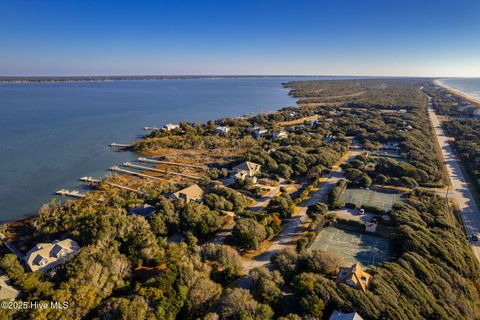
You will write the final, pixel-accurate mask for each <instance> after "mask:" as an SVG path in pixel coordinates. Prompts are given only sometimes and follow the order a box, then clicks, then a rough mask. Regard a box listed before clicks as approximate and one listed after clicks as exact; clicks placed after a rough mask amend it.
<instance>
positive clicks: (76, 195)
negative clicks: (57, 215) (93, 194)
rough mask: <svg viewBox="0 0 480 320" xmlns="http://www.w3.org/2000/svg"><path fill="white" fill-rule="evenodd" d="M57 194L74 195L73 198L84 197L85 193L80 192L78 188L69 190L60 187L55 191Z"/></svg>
mask: <svg viewBox="0 0 480 320" xmlns="http://www.w3.org/2000/svg"><path fill="white" fill-rule="evenodd" d="M55 194H57V195H59V196H68V197H73V198H84V197H85V194H83V193H80V191H77V190H72V191H70V190H67V189H60V190H57V191H55Z"/></svg>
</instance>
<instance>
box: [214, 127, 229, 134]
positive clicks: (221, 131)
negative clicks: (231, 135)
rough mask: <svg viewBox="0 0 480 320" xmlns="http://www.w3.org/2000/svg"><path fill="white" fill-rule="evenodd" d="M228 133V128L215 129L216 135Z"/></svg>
mask: <svg viewBox="0 0 480 320" xmlns="http://www.w3.org/2000/svg"><path fill="white" fill-rule="evenodd" d="M229 131H230V128H229V127H224V126H218V127H217V128H216V129H215V132H216V133H217V134H227V133H228V132H229Z"/></svg>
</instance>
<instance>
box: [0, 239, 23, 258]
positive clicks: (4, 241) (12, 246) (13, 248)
mask: <svg viewBox="0 0 480 320" xmlns="http://www.w3.org/2000/svg"><path fill="white" fill-rule="evenodd" d="M0 239H1V240H2V242H3V244H4V245H5V247H7V249H8V250H9V251H10V252H11V253H13V254H14V255H16V256H17V258H18V259H20V260H23V259H25V255H24V254H23V253H21V252H20V251H19V250H18V249H17V248H15V246H14V245H13V244H11V243H10V242H9V241H8V240H7V237H5V235H3V234H2V233H0Z"/></svg>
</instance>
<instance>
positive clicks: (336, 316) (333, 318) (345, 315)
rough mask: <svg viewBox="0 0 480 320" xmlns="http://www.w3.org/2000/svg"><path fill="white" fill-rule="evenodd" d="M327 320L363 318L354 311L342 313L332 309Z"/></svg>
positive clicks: (357, 319) (360, 319)
mask: <svg viewBox="0 0 480 320" xmlns="http://www.w3.org/2000/svg"><path fill="white" fill-rule="evenodd" d="M328 319H329V320H363V318H362V317H361V316H360V315H359V314H358V313H356V312H352V313H342V312H340V311H337V310H334V311H333V313H332V315H331V316H330V318H328Z"/></svg>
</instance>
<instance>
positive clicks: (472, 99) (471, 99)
mask: <svg viewBox="0 0 480 320" xmlns="http://www.w3.org/2000/svg"><path fill="white" fill-rule="evenodd" d="M433 84H435V85H436V86H438V87H440V88H443V89H445V90H447V91H448V92H450V93H451V94H453V95H456V96H457V97H460V98H462V99H465V100H467V101H468V102H470V103H472V104H475V105H477V106H479V107H480V98H477V97H474V96H471V95H469V94H467V93H465V92H463V91H461V90H458V89H454V88H452V87H449V86H447V85H445V84H443V83H441V82H440V79H435V80H433Z"/></svg>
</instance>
